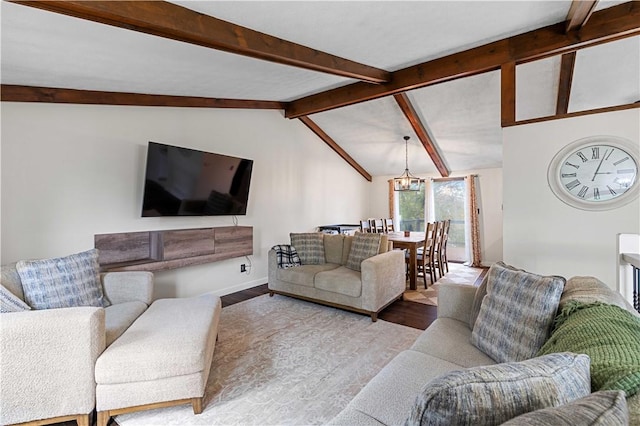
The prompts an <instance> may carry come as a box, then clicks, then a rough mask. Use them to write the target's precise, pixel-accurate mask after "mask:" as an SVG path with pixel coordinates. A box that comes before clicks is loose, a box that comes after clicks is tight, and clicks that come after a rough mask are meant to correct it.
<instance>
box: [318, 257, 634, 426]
mask: <svg viewBox="0 0 640 426" xmlns="http://www.w3.org/2000/svg"><path fill="white" fill-rule="evenodd" d="M500 278H503V279H504V278H506V279H507V280H508V281H511V283H510V284H511V285H510V286H506V287H507V290H508V291H507V293H505V292H504V291H502V290H496V287H497V286H496V285H494V283H493V282H492V280H495V279H500ZM525 286H526V287H532V288H536V286H537V288H542V287H547V288H550V287H555V289H552V290H551V291H547V293H546V294H543V295H542V296H536V297H534V298H533V299H529V298H526V297H522V296H517V294H516V293H513V292H511V290H509V287H511V288H515V287H525ZM558 289H559V292H558ZM492 293H493V296H492V299H493V300H494V302H495V299H496V298H499V297H501V296H505V295H508V297H507V298H505V299H503V300H502V301H500V300H498V303H504V304H505V305H506V306H505V307H504V309H497V307H496V305H495V304H493V305H492V304H490V303H488V296H487V295H489V294H492ZM536 299H537V301H536ZM540 299H547V300H546V301H544V300H542V301H541V300H540ZM485 303H486V304H487V306H483V305H484V304H485ZM540 303H541V304H542V305H544V306H543V307H541V306H542V305H540ZM603 304H606V305H604V306H600V305H603ZM526 305H528V306H530V307H532V308H533V309H531V311H532V312H533V317H531V316H530V317H529V318H527V319H526V320H525V321H526V322H525V323H522V322H520V323H518V322H517V321H516V320H514V319H516V318H518V315H513V314H512V311H513V310H518V309H519V308H522V307H523V306H526ZM488 307H489V308H492V309H491V310H492V311H493V312H487V308H488ZM592 307H595V308H600V307H601V308H602V309H610V310H615V312H614V313H615V314H616V315H618V314H620V315H622V316H624V318H625V320H626V321H628V322H630V323H631V326H630V330H627V331H629V333H630V334H629V336H630V337H628V338H623V340H624V339H626V341H625V342H624V343H625V344H626V343H629V344H630V345H631V351H632V353H631V358H633V359H635V364H634V363H633V362H632V361H629V365H626V364H625V365H623V363H620V364H613V365H609V366H608V367H606V368H605V369H604V370H603V371H604V373H605V374H604V375H605V377H604V378H602V374H600V373H598V372H597V371H595V370H597V369H598V368H602V360H600V361H597V360H596V355H594V354H595V352H592V350H591V349H590V347H592V346H597V345H598V344H599V343H602V339H603V337H604V336H606V337H609V335H615V334H616V332H617V328H616V327H615V325H612V324H613V323H614V322H615V321H612V320H609V319H607V318H601V319H597V321H596V322H597V324H598V326H601V327H604V328H605V329H604V330H606V329H607V328H609V327H610V328H611V332H608V331H602V330H600V331H599V332H596V333H594V335H593V337H592V339H583V341H582V342H580V343H579V344H580V346H581V349H585V351H584V353H587V354H589V353H591V354H592V356H590V357H589V356H586V355H583V354H580V355H576V353H580V352H582V350H576V351H572V352H562V353H554V352H555V349H554V346H555V348H558V347H559V348H562V347H563V346H562V339H564V337H563V336H567V333H566V330H562V329H561V327H563V325H562V324H560V325H558V324H559V323H558V319H559V318H560V316H561V314H560V313H563V314H566V315H568V318H571V316H573V315H579V314H581V313H587V312H589V310H590V309H592ZM525 309H526V308H525ZM542 311H546V312H551V315H550V316H549V315H548V314H544V315H538V314H539V313H540V312H542ZM495 314H497V315H495ZM556 314H558V315H557V316H556ZM525 316H526V315H525ZM543 316H546V318H542V317H543ZM520 318H522V316H520ZM531 318H534V319H533V320H532V319H531ZM541 320H542V322H540V321H541ZM554 320H555V321H556V327H557V328H556V329H555V330H554V331H553V333H551V331H549V332H547V330H544V328H545V327H546V325H545V324H548V325H549V326H550V328H549V330H552V328H553V323H554ZM487 321H489V322H494V324H493V328H494V329H495V330H498V332H497V335H496V336H497V338H498V339H502V340H501V341H500V342H499V343H498V344H497V345H496V344H494V345H493V346H492V347H490V348H489V349H484V350H482V349H480V348H479V347H478V346H480V347H483V348H484V347H486V340H487V339H484V340H485V345H484V346H483V344H482V342H480V340H483V339H482V333H478V330H479V329H481V328H482V324H481V322H487ZM507 321H511V322H512V324H508V323H507ZM531 321H533V322H535V321H538V324H539V325H538V326H537V329H532V327H531ZM574 322H575V321H574ZM568 323H569V320H566V322H565V323H564V324H565V325H567V324H568ZM489 325H490V326H491V324H489ZM574 329H575V327H574ZM550 333H551V337H549V334H550ZM478 334H480V336H479V335H478ZM485 334H486V333H485ZM530 334H535V335H537V336H536V337H535V339H531V338H530V336H529V335H530ZM570 334H571V333H569V335H570ZM536 339H537V343H535V342H534V343H532V342H533V341H534V340H536ZM612 339H613V341H614V343H612V342H611V341H608V342H605V344H610V345H612V347H613V346H615V345H616V344H617V345H618V346H620V345H619V344H620V342H619V341H618V342H615V340H616V338H615V337H613V338H612ZM518 340H519V341H527V342H529V343H527V344H526V345H524V346H523V345H520V344H519V343H518ZM494 343H495V342H494ZM541 344H542V347H540V345H541ZM508 345H512V346H514V347H515V348H516V350H515V351H514V352H515V353H519V354H520V355H519V356H518V357H516V359H517V361H509V360H504V359H502V358H503V355H504V354H502V353H501V352H504V351H505V348H504V346H508ZM532 345H533V346H535V347H530V346H532ZM489 346H491V345H489ZM487 352H490V353H491V355H489V354H488V353H487ZM634 352H635V353H634ZM638 356H640V317H639V316H638V313H637V312H635V311H634V310H633V308H632V307H631V306H630V304H629V303H627V302H626V301H625V300H624V299H623V298H622V297H621V296H620V295H619V294H618V293H616V292H614V291H612V290H610V289H609V288H608V287H607V286H606V285H605V284H603V283H601V282H600V281H598V280H597V279H595V278H593V277H574V278H571V279H569V280H568V281H567V282H566V285H565V281H564V279H562V278H560V277H540V276H537V275H535V274H529V273H527V272H524V271H519V270H516V269H514V268H511V267H509V266H508V265H504V264H502V263H499V264H496V265H493V266H492V267H491V269H490V270H489V273H488V274H487V277H486V278H485V280H484V282H483V283H482V285H481V286H480V287H478V288H476V287H472V286H467V285H458V284H442V285H441V286H440V287H439V295H438V317H437V319H436V321H434V322H433V323H432V324H431V325H430V326H429V327H428V328H427V329H426V330H425V331H424V332H423V333H422V334H421V335H420V336H419V338H418V339H417V340H416V342H415V343H414V344H413V346H412V347H411V348H410V349H408V350H405V351H403V352H401V353H399V354H398V355H397V356H396V357H395V358H394V359H393V360H392V361H391V362H390V363H389V364H387V366H385V367H384V368H383V369H382V370H381V371H380V372H379V373H378V374H377V375H376V376H375V377H374V378H373V379H372V380H371V381H370V382H369V383H368V384H367V385H366V386H365V387H364V388H363V389H362V390H361V392H360V393H359V394H358V395H356V397H355V398H354V399H353V400H352V401H351V402H350V403H349V404H348V405H347V407H346V408H345V409H344V410H343V411H342V412H341V413H340V414H339V415H338V416H337V417H335V418H334V419H333V420H332V421H331V422H330V424H332V425H351V426H353V425H376V426H379V425H403V424H406V425H413V424H423V425H425V424H430V425H448V424H478V425H480V424H485V425H486V424H500V423H502V422H504V421H506V420H509V419H511V420H509V421H510V422H511V423H509V424H513V425H542V424H544V425H550V424H555V425H557V424H566V425H570V424H571V425H573V424H599V425H618V424H624V423H625V422H627V421H628V422H629V423H630V424H632V425H640V392H637V391H638V387H639V384H640V367H639V364H638ZM494 358H497V360H496V359H494ZM598 362H599V363H600V364H599V365H596V364H597V363H598ZM528 363H541V364H542V367H540V365H536V366H533V367H532V366H531V365H528ZM605 364H606V362H605ZM561 365H565V366H566V368H565V369H563V368H561V367H560V366H561ZM585 366H586V367H585ZM589 366H590V367H591V368H590V370H589ZM585 368H586V371H585ZM526 369H529V371H530V370H531V369H534V370H536V369H538V370H539V369H542V370H543V372H542V373H540V371H538V373H537V375H536V374H534V377H533V378H532V377H531V376H529V377H528V378H529V379H530V381H529V382H526V380H525V381H523V382H522V383H524V385H522V386H521V387H520V388H518V386H517V383H519V380H520V379H524V378H526V376H527V374H525V373H523V371H524V370H526ZM565 373H566V374H568V375H569V376H571V377H569V378H568V377H567V376H566V375H565ZM598 374H600V375H598ZM514 375H515V376H518V377H514ZM616 375H618V376H619V375H625V376H626V377H624V379H625V380H626V383H627V384H629V383H633V384H634V389H635V391H636V392H637V393H635V394H633V395H629V396H627V395H626V394H625V393H624V392H623V391H615V389H617V388H619V385H620V383H621V381H620V380H618V381H617V382H616V383H614V384H613V385H612V384H611V383H610V382H611V380H612V379H611V378H612V377H615V376H616ZM516 379H517V380H516ZM574 379H575V380H574ZM596 379H598V380H600V381H602V380H604V381H607V383H606V384H605V385H603V384H602V383H601V382H598V381H597V380H596ZM531 380H532V381H531ZM554 380H555V382H554V383H552V384H549V383H546V382H548V381H551V382H553V381H554ZM508 382H510V383H508ZM541 382H545V383H546V388H544V389H542V390H540V389H537V386H538V385H539V384H540V383H541ZM558 382H561V383H558ZM575 382H578V383H580V382H582V383H580V385H579V386H578V385H576V386H575V387H573V388H572V387H571V386H569V384H574V383H575ZM590 382H591V383H590ZM622 382H624V380H622ZM590 385H591V386H590ZM563 386H567V387H568V388H567V389H562V387H563ZM576 388H579V390H578V391H576V390H575V389H576ZM601 389H614V390H609V391H605V390H601ZM625 396H626V398H625ZM602 401H604V402H602ZM527 404H528V405H527ZM476 405H477V406H480V407H477V406H476ZM545 406H547V407H549V406H551V407H555V408H546V409H543V407H545ZM509 407H510V408H511V409H512V411H511V412H510V413H509V412H508V410H509ZM483 409H484V410H485V411H483ZM505 410H506V412H504V411H505ZM562 410H564V412H563V413H560V414H559V412H561V411H562ZM585 410H587V411H588V410H591V414H588V413H587V414H584V411H585ZM603 413H604V414H603ZM500 415H502V416H503V417H502V418H501V417H500ZM561 415H564V416H565V417H554V416H561ZM589 415H591V416H592V417H589ZM527 416H529V417H532V418H536V419H537V421H540V418H542V417H540V418H538V417H537V416H547V417H546V418H545V419H546V423H545V422H544V421H542V422H540V423H536V422H535V421H536V420H531V419H530V418H527ZM581 416H585V417H581ZM609 416H610V417H609ZM625 416H628V419H626V418H625ZM513 417H515V418H513ZM559 418H562V419H564V423H563V422H560V421H559V420H558V419H559ZM594 418H595V419H599V421H600V422H599V423H598V422H596V421H594V420H593V419H594Z"/></svg>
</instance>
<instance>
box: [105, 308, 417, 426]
mask: <svg viewBox="0 0 640 426" xmlns="http://www.w3.org/2000/svg"><path fill="white" fill-rule="evenodd" d="M219 330H220V333H219V334H220V335H219V338H220V340H219V341H218V343H217V345H216V350H215V353H214V360H213V365H212V369H211V375H210V377H209V382H208V384H207V392H206V396H205V400H204V404H203V405H204V410H203V412H202V414H200V415H194V414H193V411H192V409H191V406H190V405H183V406H177V407H170V408H163V409H156V410H149V411H141V412H138V413H131V414H123V415H120V416H117V417H116V419H115V420H116V422H117V423H118V424H119V425H120V426H142V425H144V426H148V425H158V426H160V425H163V426H164V425H313V424H324V423H327V422H328V421H330V420H331V419H332V418H333V417H335V416H336V415H337V414H338V413H339V412H340V411H341V410H342V409H343V408H344V407H345V406H346V405H347V404H348V403H349V401H351V399H353V397H354V396H355V395H356V394H357V393H358V392H359V391H360V389H362V388H363V387H364V386H365V385H366V384H367V383H368V382H369V381H370V380H371V379H372V378H373V377H374V376H375V375H376V374H377V373H378V372H379V371H380V370H381V369H382V367H384V366H385V365H386V364H387V363H388V362H389V361H390V360H391V359H392V358H393V357H394V356H395V355H396V354H398V353H399V352H400V351H402V350H404V349H407V348H409V347H410V346H411V344H412V343H413V342H414V341H415V339H416V338H417V337H418V335H419V334H420V333H421V332H422V331H421V330H417V329H414V328H410V327H405V326H402V325H398V324H393V323H390V322H386V321H382V320H378V321H377V322H371V318H370V317H368V316H365V315H359V314H354V313H351V312H345V311H342V310H338V309H334V308H329V307H324V306H321V305H317V304H314V303H310V302H304V301H301V300H296V299H293V298H289V297H285V296H278V295H276V296H274V297H269V296H268V295H263V296H259V297H257V298H254V299H251V300H248V301H245V302H241V303H238V304H235V305H231V306H228V307H225V308H224V309H222V314H221V319H220V327H219Z"/></svg>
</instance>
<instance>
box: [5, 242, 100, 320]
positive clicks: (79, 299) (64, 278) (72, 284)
mask: <svg viewBox="0 0 640 426" xmlns="http://www.w3.org/2000/svg"><path fill="white" fill-rule="evenodd" d="M16 268H17V269H18V274H19V275H20V280H21V281H22V288H23V290H24V297H25V301H26V302H27V304H29V305H30V306H31V307H32V308H33V309H55V308H69V307H75V306H99V307H106V306H108V302H107V300H106V299H105V297H104V295H103V293H102V284H101V283H100V265H99V264H98V250H97V249H91V250H88V251H85V252H82V253H78V254H72V255H70V256H66V257H59V258H53V259H42V260H29V261H20V262H18V264H17V265H16Z"/></svg>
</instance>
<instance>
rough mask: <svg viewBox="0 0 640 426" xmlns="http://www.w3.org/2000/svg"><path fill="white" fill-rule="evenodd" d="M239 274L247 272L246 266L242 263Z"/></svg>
mask: <svg viewBox="0 0 640 426" xmlns="http://www.w3.org/2000/svg"><path fill="white" fill-rule="evenodd" d="M240 272H247V265H245V264H244V263H243V264H242V265H240Z"/></svg>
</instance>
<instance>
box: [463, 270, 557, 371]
mask: <svg viewBox="0 0 640 426" xmlns="http://www.w3.org/2000/svg"><path fill="white" fill-rule="evenodd" d="M487 275H488V278H487V295H486V296H485V297H484V298H483V299H482V305H481V306H480V312H479V313H478V318H477V319H476V322H475V324H474V326H473V331H472V333H471V343H472V344H473V345H474V346H475V347H477V348H478V349H480V350H481V351H483V352H484V353H485V354H487V355H488V356H490V357H491V358H493V359H494V360H495V361H496V362H511V361H523V360H525V359H529V358H532V357H534V356H535V355H536V353H537V352H538V350H540V348H541V347H542V345H543V344H544V343H545V342H546V341H547V339H548V337H549V333H550V329H551V325H552V324H553V319H554V318H555V315H556V312H557V310H558V303H559V302H560V296H561V295H562V289H563V288H564V283H565V279H564V278H562V277H558V276H542V275H537V274H532V273H530V272H526V271H522V270H518V269H515V268H512V267H510V266H507V265H505V264H504V263H502V262H497V263H495V264H493V265H492V266H491V268H489V272H488V273H487Z"/></svg>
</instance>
